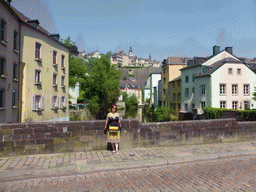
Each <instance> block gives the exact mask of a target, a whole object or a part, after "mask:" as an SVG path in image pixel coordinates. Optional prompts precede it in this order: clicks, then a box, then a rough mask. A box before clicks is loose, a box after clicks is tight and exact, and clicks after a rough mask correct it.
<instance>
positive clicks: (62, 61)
mask: <svg viewBox="0 0 256 192" xmlns="http://www.w3.org/2000/svg"><path fill="white" fill-rule="evenodd" d="M61 68H62V69H64V68H65V55H61Z"/></svg>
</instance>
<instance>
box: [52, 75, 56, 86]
mask: <svg viewBox="0 0 256 192" xmlns="http://www.w3.org/2000/svg"><path fill="white" fill-rule="evenodd" d="M52 83H53V85H57V74H56V73H53V81H52Z"/></svg>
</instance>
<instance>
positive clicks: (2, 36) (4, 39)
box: [0, 20, 7, 43]
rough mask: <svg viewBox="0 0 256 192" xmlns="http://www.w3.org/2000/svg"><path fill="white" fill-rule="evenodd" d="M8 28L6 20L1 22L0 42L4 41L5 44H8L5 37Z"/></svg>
mask: <svg viewBox="0 0 256 192" xmlns="http://www.w3.org/2000/svg"><path fill="white" fill-rule="evenodd" d="M5 28H6V22H5V21H4V20H1V26H0V40H1V41H4V42H5V43H7V41H6V37H5V34H6V33H5V30H6V29H5Z"/></svg>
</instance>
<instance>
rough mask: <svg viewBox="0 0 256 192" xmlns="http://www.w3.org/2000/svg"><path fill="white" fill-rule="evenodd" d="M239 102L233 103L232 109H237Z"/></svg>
mask: <svg viewBox="0 0 256 192" xmlns="http://www.w3.org/2000/svg"><path fill="white" fill-rule="evenodd" d="M237 103H238V102H237V101H232V109H237Z"/></svg>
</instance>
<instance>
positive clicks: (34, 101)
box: [31, 95, 36, 110]
mask: <svg viewBox="0 0 256 192" xmlns="http://www.w3.org/2000/svg"><path fill="white" fill-rule="evenodd" d="M31 101H32V110H36V97H35V96H34V95H32V99H31Z"/></svg>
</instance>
